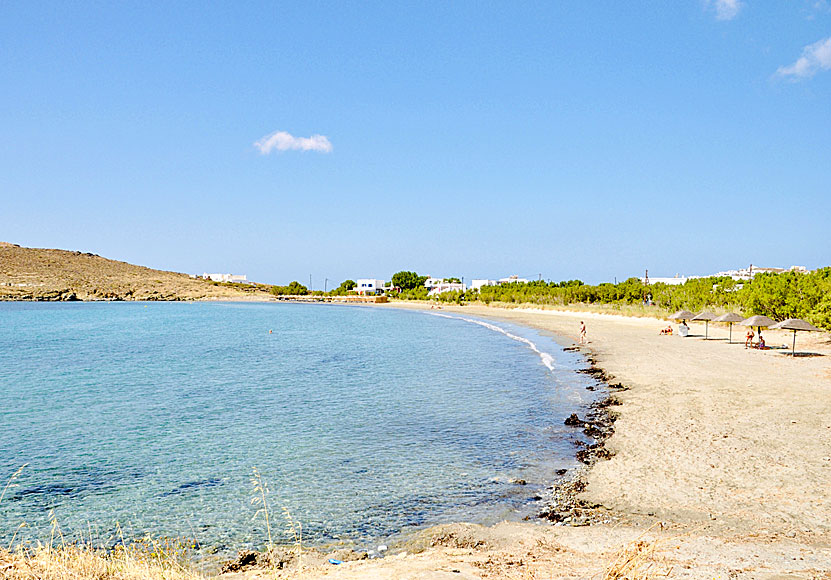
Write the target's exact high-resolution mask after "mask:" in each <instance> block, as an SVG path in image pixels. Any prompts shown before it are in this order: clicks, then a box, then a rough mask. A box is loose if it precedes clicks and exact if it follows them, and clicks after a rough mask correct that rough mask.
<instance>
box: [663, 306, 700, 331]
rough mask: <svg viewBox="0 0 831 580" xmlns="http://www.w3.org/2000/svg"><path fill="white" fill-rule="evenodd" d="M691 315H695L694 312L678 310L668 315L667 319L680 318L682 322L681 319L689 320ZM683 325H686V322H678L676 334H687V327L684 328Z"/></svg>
mask: <svg viewBox="0 0 831 580" xmlns="http://www.w3.org/2000/svg"><path fill="white" fill-rule="evenodd" d="M693 316H695V314H693V313H692V312H690V311H689V310H679V311H678V312H676V313H675V314H673V315H671V316H670V317H669V319H670V320H681V321H682V323H683V321H686V320H690V319H691V318H692V317H693ZM685 327H686V324H683V326H682V325H681V324H679V325H678V334H680V335H681V336H687V333H688V332H689V328H687V329H686V330H685Z"/></svg>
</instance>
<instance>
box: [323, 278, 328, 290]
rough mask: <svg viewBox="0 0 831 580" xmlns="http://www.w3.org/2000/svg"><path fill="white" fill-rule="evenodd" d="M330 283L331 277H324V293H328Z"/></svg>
mask: <svg viewBox="0 0 831 580" xmlns="http://www.w3.org/2000/svg"><path fill="white" fill-rule="evenodd" d="M328 283H329V278H324V279H323V293H324V294H326V288H327V287H328V286H327V285H328Z"/></svg>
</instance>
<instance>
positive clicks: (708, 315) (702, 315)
mask: <svg viewBox="0 0 831 580" xmlns="http://www.w3.org/2000/svg"><path fill="white" fill-rule="evenodd" d="M715 317H716V315H715V314H713V313H712V312H708V311H707V310H702V311H701V312H699V313H698V314H696V315H695V316H693V317H692V319H693V320H703V321H704V340H707V338H708V337H709V333H708V328H709V325H710V321H711V320H713V319H714V318H715Z"/></svg>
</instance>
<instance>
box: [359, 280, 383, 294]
mask: <svg viewBox="0 0 831 580" xmlns="http://www.w3.org/2000/svg"><path fill="white" fill-rule="evenodd" d="M355 291H356V292H357V293H358V294H364V295H366V294H383V293H384V281H383V280H378V279H376V278H358V279H357V280H356V281H355Z"/></svg>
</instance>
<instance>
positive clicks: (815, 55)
mask: <svg viewBox="0 0 831 580" xmlns="http://www.w3.org/2000/svg"><path fill="white" fill-rule="evenodd" d="M829 69H831V37H828V38H826V39H824V40H820V41H819V42H815V43H814V44H809V45H808V46H806V47H805V48H803V49H802V56H800V57H799V58H798V59H796V62H795V63H793V64H789V65H788V66H780V67H779V68H778V69H777V70H776V74H777V75H778V76H780V77H790V78H792V79H807V78H811V77H812V76H814V75H815V74H816V73H817V71H821V70H829Z"/></svg>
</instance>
